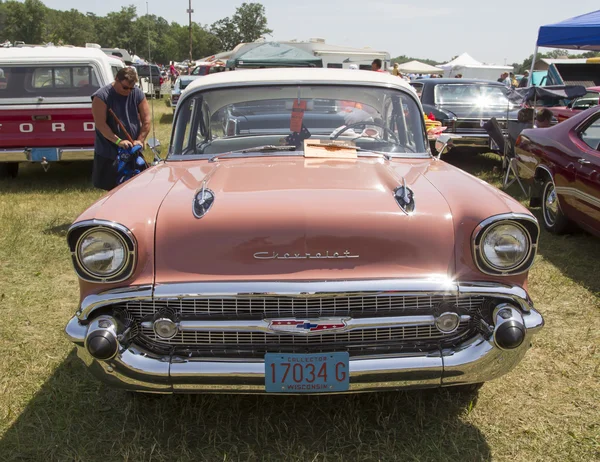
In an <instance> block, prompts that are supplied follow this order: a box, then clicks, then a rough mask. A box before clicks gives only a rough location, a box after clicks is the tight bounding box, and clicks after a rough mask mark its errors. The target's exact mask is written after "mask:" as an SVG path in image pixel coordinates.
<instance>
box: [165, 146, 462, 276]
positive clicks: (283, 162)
mask: <svg viewBox="0 0 600 462" xmlns="http://www.w3.org/2000/svg"><path fill="white" fill-rule="evenodd" d="M431 162H432V160H431V159H406V160H401V161H394V162H388V161H385V160H383V159H381V158H358V159H354V160H332V159H305V158H304V157H285V158H284V157H258V158H245V159H233V158H232V159H222V160H219V161H217V162H214V163H210V162H206V161H187V162H181V163H180V166H177V165H176V164H177V163H176V162H173V163H171V164H170V165H171V168H172V174H173V175H175V180H176V183H175V185H174V186H173V188H172V189H171V190H170V191H169V192H168V194H167V195H166V196H165V199H164V201H163V203H162V205H161V207H160V210H159V213H158V217H157V223H156V234H155V236H156V242H155V280H156V282H157V283H158V284H160V283H168V282H189V281H214V280H219V281H223V280H264V279H270V280H273V279H277V280H290V279H294V280H316V279H319V280H322V279H366V278H401V277H434V276H444V277H446V276H448V275H451V274H452V273H453V270H454V227H453V223H452V215H451V213H450V209H449V206H448V204H447V202H446V201H445V199H444V197H443V196H442V195H441V194H440V192H439V191H438V190H437V189H436V188H435V187H434V186H433V185H432V184H431V183H430V182H429V181H428V180H427V179H426V178H425V177H424V175H423V173H424V172H425V171H426V170H427V168H428V166H429V165H430V163H431ZM403 178H404V181H406V184H407V186H408V187H409V188H411V189H412V191H413V192H414V196H415V203H416V209H415V211H414V213H412V214H407V213H405V212H404V211H403V210H402V209H401V208H400V207H399V205H398V203H397V202H396V199H395V197H394V194H393V193H394V190H395V189H396V188H397V187H398V186H400V185H401V184H402V182H403ZM203 186H204V187H205V188H207V189H210V190H211V191H212V192H213V193H214V203H213V204H212V207H211V208H210V209H209V211H208V212H207V213H206V215H204V216H203V217H202V218H196V217H195V216H194V214H193V211H192V206H193V201H194V197H195V195H196V194H197V192H198V191H199V190H201V189H202V187H203Z"/></svg>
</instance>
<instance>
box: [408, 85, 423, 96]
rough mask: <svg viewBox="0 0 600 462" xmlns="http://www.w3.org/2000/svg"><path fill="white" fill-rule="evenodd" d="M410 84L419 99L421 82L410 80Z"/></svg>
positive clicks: (421, 91)
mask: <svg viewBox="0 0 600 462" xmlns="http://www.w3.org/2000/svg"><path fill="white" fill-rule="evenodd" d="M410 84H411V85H412V87H413V88H414V89H415V91H416V92H417V96H418V97H419V99H421V95H422V94H423V84H422V83H417V82H411V83H410Z"/></svg>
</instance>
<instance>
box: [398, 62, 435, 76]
mask: <svg viewBox="0 0 600 462" xmlns="http://www.w3.org/2000/svg"><path fill="white" fill-rule="evenodd" d="M398 69H399V70H400V72H402V73H412V74H441V73H442V70H441V69H440V68H439V67H435V66H430V65H429V64H425V63H422V62H420V61H409V62H407V63H402V64H400V65H398Z"/></svg>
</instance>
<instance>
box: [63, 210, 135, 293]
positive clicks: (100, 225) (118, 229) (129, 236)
mask: <svg viewBox="0 0 600 462" xmlns="http://www.w3.org/2000/svg"><path fill="white" fill-rule="evenodd" d="M94 231H103V232H106V233H109V234H112V235H114V236H115V237H116V238H117V239H119V241H121V243H122V244H124V248H125V263H124V264H123V265H122V267H121V268H119V270H118V271H115V272H114V273H111V274H110V275H106V276H102V275H98V274H95V273H94V272H93V271H90V270H89V269H88V268H86V267H85V266H84V265H83V263H82V262H81V261H80V259H79V253H80V252H79V250H80V245H81V243H82V242H83V240H84V239H85V237H87V236H89V234H91V233H92V232H94ZM67 242H68V244H69V249H70V251H71V260H72V262H73V267H74V268H75V272H76V273H77V276H79V278H81V279H83V280H84V281H87V282H95V283H116V282H122V281H125V280H127V279H129V278H130V277H131V275H132V274H133V272H134V270H135V267H136V263H137V242H136V240H135V237H134V236H133V233H132V232H131V231H130V230H129V229H127V228H126V227H125V226H123V225H120V224H118V223H115V222H111V221H106V220H86V221H82V222H79V223H75V224H73V225H72V226H71V227H70V228H69V231H68V234H67Z"/></svg>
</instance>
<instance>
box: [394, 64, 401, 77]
mask: <svg viewBox="0 0 600 462" xmlns="http://www.w3.org/2000/svg"><path fill="white" fill-rule="evenodd" d="M392 75H395V76H400V69H398V63H394V67H393V69H392Z"/></svg>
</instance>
